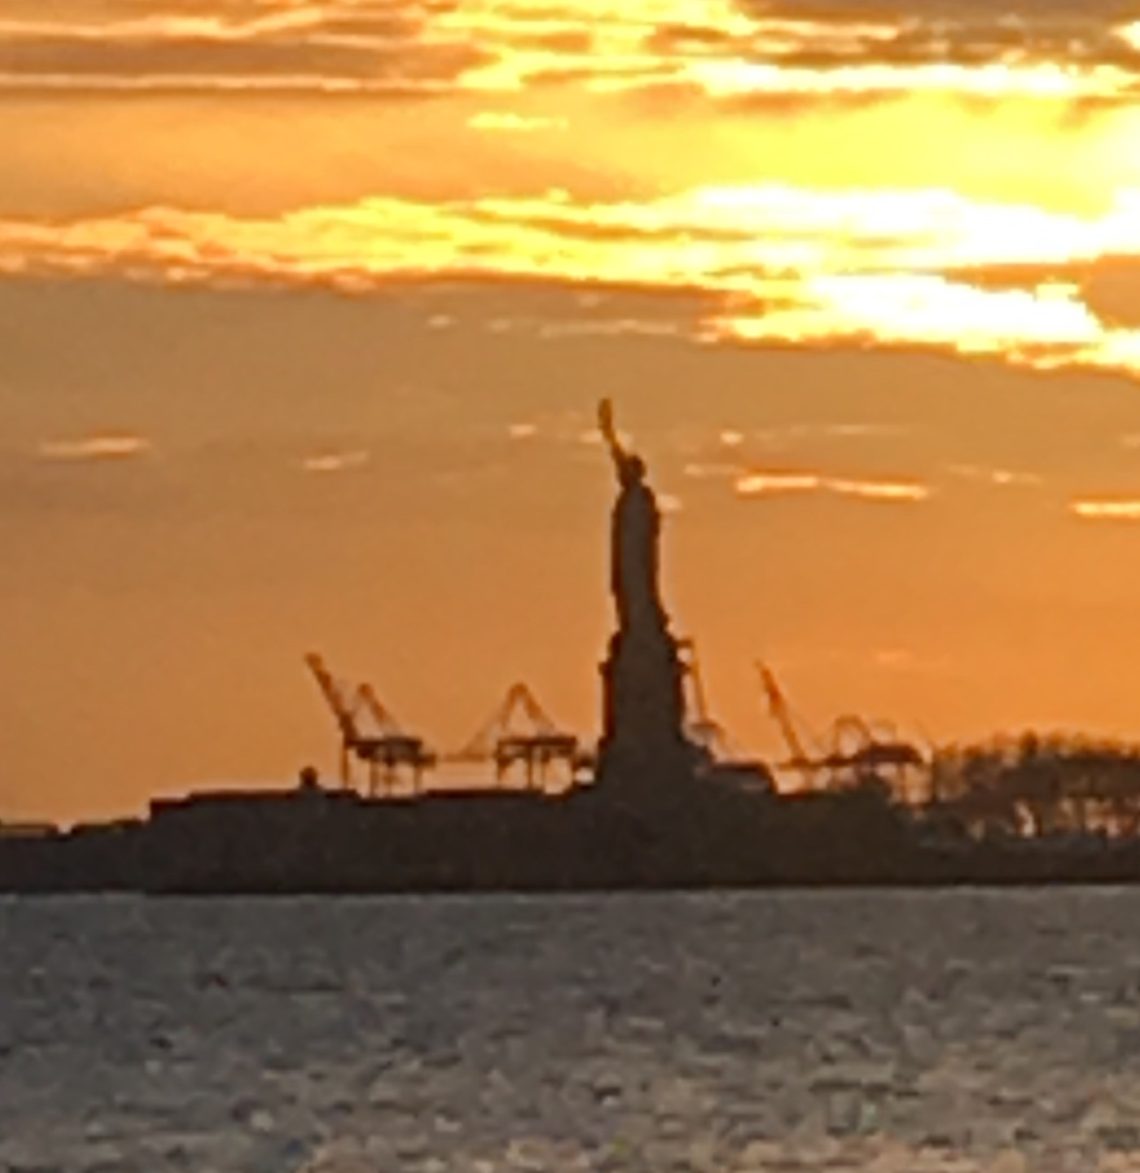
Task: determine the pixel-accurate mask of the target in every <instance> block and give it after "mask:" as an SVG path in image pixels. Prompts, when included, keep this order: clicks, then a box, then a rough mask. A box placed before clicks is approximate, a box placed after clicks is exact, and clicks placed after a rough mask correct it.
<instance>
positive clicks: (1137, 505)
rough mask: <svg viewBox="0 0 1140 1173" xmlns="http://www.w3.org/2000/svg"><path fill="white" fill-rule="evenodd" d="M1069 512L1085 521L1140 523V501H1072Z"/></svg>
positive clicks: (1120, 498)
mask: <svg viewBox="0 0 1140 1173" xmlns="http://www.w3.org/2000/svg"><path fill="white" fill-rule="evenodd" d="M1069 512H1070V513H1072V514H1073V515H1074V516H1076V517H1079V518H1081V519H1083V520H1085V521H1140V499H1135V498H1124V497H1115V498H1099V499H1098V498H1086V499H1084V500H1078V501H1071V502H1070V503H1069Z"/></svg>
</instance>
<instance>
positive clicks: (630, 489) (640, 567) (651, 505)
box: [598, 399, 668, 635]
mask: <svg viewBox="0 0 1140 1173" xmlns="http://www.w3.org/2000/svg"><path fill="white" fill-rule="evenodd" d="M598 425H599V427H600V429H601V432H602V436H603V437H604V438H605V441H606V443H607V444H608V445H609V450H610V455H611V456H612V457H613V462H614V469H615V471H616V472H617V479H618V487H619V489H620V492H619V493H618V499H617V503H616V504H615V505H614V512H613V528H612V537H611V550H610V589H611V590H612V592H613V596H614V603H615V605H616V607H617V616H618V627H619V629H620V630H621V631H623V632H627V633H631V634H633V633H636V634H640V635H646V634H652V633H659V632H664V631H665V630H666V629H667V626H668V621H667V620H666V618H665V609H664V607H663V606H662V605H661V595H660V589H659V586H658V566H659V559H658V543H659V539H660V533H661V513H660V510H659V509H658V507H657V499H656V498H655V497H654V495H653V490H652V489H651V488H650V487H649V485H648V484H646V480H645V473H646V469H645V461H643V460H642V459H641V457H640V456H637V455H634V454H633V453H631V452H627V451H626V450H625V449H624V448H623V447H622V445H621V441H620V440H619V439H618V435H617V430H616V428H615V427H614V418H613V406H612V404H611V403H610V401H609V400H608V399H603V400H602V401H601V403H600V404H599V405H598Z"/></svg>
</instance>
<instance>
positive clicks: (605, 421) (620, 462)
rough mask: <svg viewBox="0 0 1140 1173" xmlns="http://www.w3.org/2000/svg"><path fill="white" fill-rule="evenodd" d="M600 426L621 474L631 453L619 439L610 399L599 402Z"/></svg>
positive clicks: (615, 465)
mask: <svg viewBox="0 0 1140 1173" xmlns="http://www.w3.org/2000/svg"><path fill="white" fill-rule="evenodd" d="M598 428H599V429H600V430H601V433H602V437H603V438H604V439H605V441H606V444H607V446H608V447H609V450H610V455H611V456H612V457H613V460H614V467H615V468H616V469H617V470H618V474H619V475H620V474H621V470H622V468H623V467H624V465H625V463H626V461H627V460H628V459H629V455H628V453H627V452H626V450H625V449H624V448H623V447H622V446H621V441H620V440H619V439H618V434H617V428H616V427H614V405H613V404H612V403H611V402H610V401H609V400H608V399H603V400H601V402H600V403H599V404H598Z"/></svg>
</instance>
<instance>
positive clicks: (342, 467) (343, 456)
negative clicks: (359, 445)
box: [301, 449, 371, 473]
mask: <svg viewBox="0 0 1140 1173" xmlns="http://www.w3.org/2000/svg"><path fill="white" fill-rule="evenodd" d="M370 459H371V456H370V454H369V453H368V452H366V451H364V450H363V449H355V450H353V451H351V452H322V453H318V454H317V455H315V456H306V457H305V458H304V459H303V460H302V461H301V468H302V469H303V470H304V471H305V472H313V473H336V472H347V471H348V470H350V469H354V468H363V467H364V466H365V465H366V464H367V463H368V461H369V460H370Z"/></svg>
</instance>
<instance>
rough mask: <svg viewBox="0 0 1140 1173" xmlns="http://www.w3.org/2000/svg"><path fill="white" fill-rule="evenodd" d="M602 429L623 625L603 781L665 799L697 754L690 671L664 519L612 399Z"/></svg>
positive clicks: (614, 653)
mask: <svg viewBox="0 0 1140 1173" xmlns="http://www.w3.org/2000/svg"><path fill="white" fill-rule="evenodd" d="M598 425H599V428H600V429H601V433H602V436H603V437H604V438H605V441H606V444H607V445H608V446H609V450H610V455H611V456H612V457H613V462H614V469H615V471H616V472H617V480H618V497H617V501H616V502H615V504H614V509H613V518H612V523H611V533H610V558H611V566H610V589H611V591H612V592H613V597H614V605H615V607H616V609H617V619H618V624H617V631H616V632H615V633H614V635H613V637H612V638H611V640H610V646H609V656H608V657H607V659H606V662H605V663H604V664H603V665H602V677H603V683H604V698H603V713H602V717H603V734H602V741H601V744H600V746H599V750H600V767H601V770H600V774H601V776H603V777H607V778H610V779H611V780H612V782H611V784H617V785H619V786H621V787H624V788H626V789H627V790H632V792H637V791H639V790H641V789H642V788H643V787H648V788H649V789H650V790H651V791H653V792H654V793H657V794H658V795H660V793H661V792H660V791H659V790H658V789H657V787H658V786H659V785H660V784H661V782H662V779H664V778H667V777H672V778H674V779H675V778H676V777H677V775H678V773H680V774H682V775H684V774H686V773H687V772H688V770H689V766H690V762H691V748H692V747H691V746H690V745H689V743H688V742H687V741H686V739H685V736H684V733H683V728H684V696H683V687H682V676H683V671H684V669H683V666H682V664H681V661H680V657H679V653H678V645H677V641H676V640H675V639H674V638H673V637H672V636H671V635H670V634H669V619H668V616H667V615H666V614H665V608H664V606H663V605H662V602H661V593H660V586H659V583H658V574H659V556H658V547H659V542H660V536H661V512H660V510H659V509H658V507H657V499H656V497H655V496H654V495H653V490H652V489H651V488H650V487H649V485H648V484H647V483H646V470H645V462H644V461H643V460H642V459H641V457H640V456H636V455H634V454H633V453H631V452H627V451H626V450H625V448H624V447H623V446H622V444H621V442H620V440H619V439H618V435H617V430H616V428H615V427H614V419H613V408H612V406H611V404H610V402H609V400H608V399H605V400H602V402H601V403H600V404H599V405H598Z"/></svg>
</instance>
